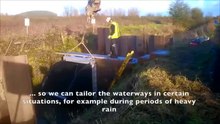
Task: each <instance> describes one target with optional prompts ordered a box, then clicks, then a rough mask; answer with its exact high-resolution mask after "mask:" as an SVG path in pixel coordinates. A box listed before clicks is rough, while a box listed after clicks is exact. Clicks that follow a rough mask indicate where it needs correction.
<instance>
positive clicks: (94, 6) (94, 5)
mask: <svg viewBox="0 0 220 124" xmlns="http://www.w3.org/2000/svg"><path fill="white" fill-rule="evenodd" d="M100 4H101V0H88V4H87V6H86V8H85V10H86V15H87V22H88V23H91V22H92V20H94V19H95V17H94V16H95V14H96V13H97V12H99V11H100V10H101V8H100Z"/></svg>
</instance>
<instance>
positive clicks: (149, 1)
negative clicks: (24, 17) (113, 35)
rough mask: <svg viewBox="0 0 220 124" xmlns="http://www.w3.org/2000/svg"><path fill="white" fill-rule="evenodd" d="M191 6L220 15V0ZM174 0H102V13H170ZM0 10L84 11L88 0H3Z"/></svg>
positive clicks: (195, 2)
mask: <svg viewBox="0 0 220 124" xmlns="http://www.w3.org/2000/svg"><path fill="white" fill-rule="evenodd" d="M185 2H186V3H187V4H188V5H189V6H190V7H191V8H193V7H198V8H200V9H201V10H202V11H203V12H204V14H205V15H212V16H217V15H220V0H185ZM171 3H172V0H102V1H101V9H102V11H101V13H103V12H106V10H110V9H119V8H120V9H124V10H128V9H129V8H137V9H138V10H139V12H140V15H147V14H160V15H168V10H169V5H170V4H171ZM0 5H1V8H0V12H1V13H3V14H6V13H7V14H9V15H15V14H19V13H22V12H26V11H32V10H46V11H51V12H54V13H56V14H57V15H63V13H64V7H70V6H71V7H73V8H76V9H78V10H79V11H83V10H84V8H85V6H86V5H87V0H1V3H0Z"/></svg>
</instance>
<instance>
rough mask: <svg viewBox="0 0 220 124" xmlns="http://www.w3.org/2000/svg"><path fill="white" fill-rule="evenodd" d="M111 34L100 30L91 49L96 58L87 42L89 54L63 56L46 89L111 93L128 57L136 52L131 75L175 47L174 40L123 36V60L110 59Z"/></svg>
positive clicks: (104, 29) (128, 67) (51, 72)
mask: <svg viewBox="0 0 220 124" xmlns="http://www.w3.org/2000/svg"><path fill="white" fill-rule="evenodd" d="M108 31H109V30H108V28H98V29H97V35H96V37H97V41H92V45H93V46H92V47H91V46H90V47H91V48H93V49H92V51H94V52H95V53H96V54H91V53H90V52H89V50H88V49H87V47H86V46H85V44H84V42H83V44H82V45H84V47H86V50H87V52H88V53H79V52H68V53H59V54H62V55H63V61H62V62H58V63H57V64H56V65H55V66H53V67H52V68H51V71H50V72H49V75H48V76H47V78H45V80H44V81H43V89H44V90H46V91H60V92H61V91H64V92H65V91H67V92H68V91H72V92H74V91H85V90H87V91H91V92H97V91H107V90H109V88H110V87H111V86H112V85H111V84H112V81H114V79H115V78H116V77H117V72H118V70H119V68H120V67H121V65H122V63H123V62H124V60H125V59H126V55H127V53H129V52H131V51H134V56H133V58H131V59H130V61H129V63H128V64H127V67H126V70H125V71H129V70H130V69H131V66H132V65H134V64H137V63H139V62H142V61H146V60H149V59H150V58H151V57H154V56H155V55H161V56H163V55H167V54H168V52H167V51H166V50H164V49H166V48H167V46H170V45H171V44H172V37H171V36H154V35H140V36H136V35H122V36H121V37H120V38H119V39H117V46H118V47H117V49H118V54H119V56H118V57H116V58H111V57H109V56H108V55H107V54H108V53H109V51H110V41H109V39H108V38H107V36H108V33H109V32H108ZM57 70H59V71H57ZM61 70H62V71H61ZM69 73H71V74H69ZM61 75H62V76H61ZM54 78H55V79H54ZM117 78H118V77H117Z"/></svg>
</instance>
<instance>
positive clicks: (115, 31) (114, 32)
mask: <svg viewBox="0 0 220 124" xmlns="http://www.w3.org/2000/svg"><path fill="white" fill-rule="evenodd" d="M110 36H111V39H117V38H119V37H120V36H121V34H120V30H119V26H118V23H117V22H114V21H112V22H111V26H110Z"/></svg>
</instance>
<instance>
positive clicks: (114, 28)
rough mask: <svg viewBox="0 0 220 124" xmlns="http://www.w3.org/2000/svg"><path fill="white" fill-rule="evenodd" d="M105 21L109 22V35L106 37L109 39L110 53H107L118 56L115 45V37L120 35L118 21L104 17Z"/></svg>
mask: <svg viewBox="0 0 220 124" xmlns="http://www.w3.org/2000/svg"><path fill="white" fill-rule="evenodd" d="M106 22H107V23H109V25H110V26H109V35H108V39H110V44H111V46H110V53H109V54H108V55H109V56H111V57H117V56H118V49H117V45H116V41H117V39H118V38H119V37H120V30H119V26H118V23H117V22H115V21H113V20H112V19H111V18H110V17H107V18H106Z"/></svg>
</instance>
